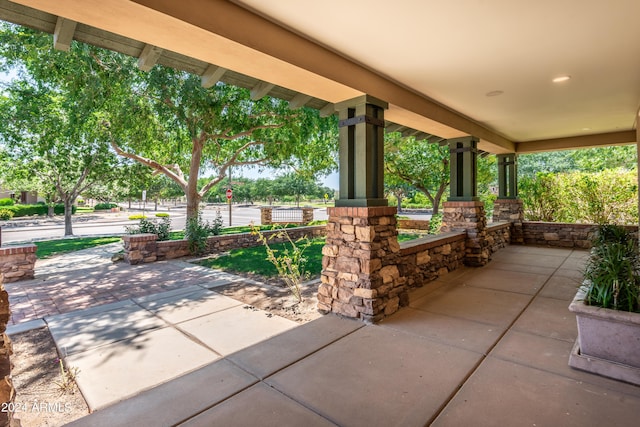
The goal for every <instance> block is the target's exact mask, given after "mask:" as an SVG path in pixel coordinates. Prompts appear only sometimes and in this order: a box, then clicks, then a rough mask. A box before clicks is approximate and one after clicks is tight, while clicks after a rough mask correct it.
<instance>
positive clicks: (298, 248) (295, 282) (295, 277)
mask: <svg viewBox="0 0 640 427" xmlns="http://www.w3.org/2000/svg"><path fill="white" fill-rule="evenodd" d="M251 234H254V235H256V236H258V242H260V243H262V244H263V245H264V247H265V249H266V250H267V258H266V259H267V260H268V261H269V262H271V263H272V264H273V265H274V266H275V267H276V270H278V275H279V276H280V278H281V279H282V280H284V282H285V284H286V285H287V287H288V288H289V290H290V291H291V294H292V295H293V296H294V298H295V299H296V300H297V301H298V302H302V292H301V290H300V285H301V284H302V282H303V281H304V280H306V279H307V278H308V277H309V274H308V273H306V272H305V265H306V263H307V259H306V258H305V257H304V251H305V250H306V249H307V248H308V247H309V246H310V245H311V241H310V240H309V239H308V238H307V237H306V236H305V237H301V238H299V239H298V240H296V241H295V242H294V241H293V240H292V239H291V237H290V236H289V233H287V231H286V230H285V229H280V230H279V231H278V232H276V233H273V234H272V235H271V236H269V237H268V238H267V237H266V236H265V235H264V234H263V233H262V232H261V231H260V228H259V227H252V228H251ZM272 239H284V240H285V242H288V243H289V244H290V245H291V247H290V248H288V247H285V249H283V250H281V251H278V250H275V249H272V248H271V246H269V240H272Z"/></svg>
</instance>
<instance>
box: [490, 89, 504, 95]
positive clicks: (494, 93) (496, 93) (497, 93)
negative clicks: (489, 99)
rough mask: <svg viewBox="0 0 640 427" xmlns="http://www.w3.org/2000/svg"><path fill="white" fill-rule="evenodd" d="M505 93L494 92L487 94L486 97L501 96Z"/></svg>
mask: <svg viewBox="0 0 640 427" xmlns="http://www.w3.org/2000/svg"><path fill="white" fill-rule="evenodd" d="M503 93H504V92H503V91H501V90H492V91H491V92H487V93H486V94H485V96H499V95H502V94H503Z"/></svg>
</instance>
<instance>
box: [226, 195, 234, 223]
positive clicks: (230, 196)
mask: <svg viewBox="0 0 640 427" xmlns="http://www.w3.org/2000/svg"><path fill="white" fill-rule="evenodd" d="M232 198H233V191H232V190H231V189H230V188H227V200H228V201H229V227H231V199H232Z"/></svg>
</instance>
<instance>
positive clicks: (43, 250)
mask: <svg viewBox="0 0 640 427" xmlns="http://www.w3.org/2000/svg"><path fill="white" fill-rule="evenodd" d="M121 240H122V239H121V238H120V237H81V238H78V239H60V240H43V241H42V242H34V243H35V245H36V246H37V247H38V249H37V250H36V256H37V257H38V259H44V258H49V257H51V256H53V255H59V254H63V253H67V252H73V251H79V250H80V249H87V248H92V247H94V246H100V245H106V244H108V243H113V242H119V241H121Z"/></svg>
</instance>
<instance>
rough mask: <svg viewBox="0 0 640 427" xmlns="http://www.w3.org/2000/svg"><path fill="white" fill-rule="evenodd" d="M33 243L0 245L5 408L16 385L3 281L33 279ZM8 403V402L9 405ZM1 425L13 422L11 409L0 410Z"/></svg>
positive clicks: (0, 395) (1, 400)
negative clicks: (13, 375)
mask: <svg viewBox="0 0 640 427" xmlns="http://www.w3.org/2000/svg"><path fill="white" fill-rule="evenodd" d="M36 249H37V247H36V245H24V246H10V247H4V248H0V404H2V407H3V408H4V407H6V406H7V405H8V404H11V403H12V402H13V401H14V400H15V395H16V392H15V388H14V387H13V382H12V380H11V368H12V365H11V358H10V356H11V354H12V353H13V348H12V345H11V340H10V339H9V337H8V336H7V334H6V331H7V324H8V323H9V318H10V317H11V308H10V306H9V294H8V293H7V291H6V290H5V289H4V285H3V284H4V283H10V282H16V281H18V280H26V279H32V278H33V277H34V266H35V262H36ZM9 406H10V405H9ZM0 425H2V426H10V425H14V421H13V412H12V411H1V412H0Z"/></svg>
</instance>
